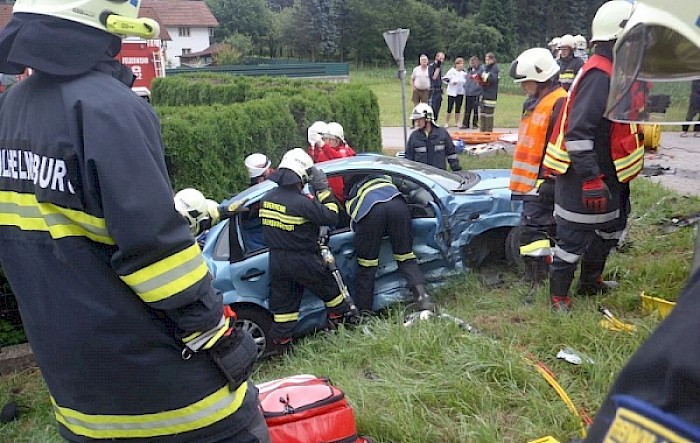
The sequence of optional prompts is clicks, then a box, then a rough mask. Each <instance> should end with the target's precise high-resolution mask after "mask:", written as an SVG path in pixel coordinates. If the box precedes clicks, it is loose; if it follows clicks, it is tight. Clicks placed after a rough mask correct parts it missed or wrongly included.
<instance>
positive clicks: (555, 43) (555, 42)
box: [547, 37, 561, 48]
mask: <svg viewBox="0 0 700 443" xmlns="http://www.w3.org/2000/svg"><path fill="white" fill-rule="evenodd" d="M560 41H561V38H560V37H552V40H551V41H550V42H549V43H548V44H547V46H549V47H554V48H559V42H560Z"/></svg>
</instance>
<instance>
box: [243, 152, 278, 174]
mask: <svg viewBox="0 0 700 443" xmlns="http://www.w3.org/2000/svg"><path fill="white" fill-rule="evenodd" d="M243 163H244V164H245V167H246V169H247V170H248V177H250V178H256V177H260V176H261V175H263V174H264V173H265V172H266V171H267V170H268V169H270V165H271V164H272V162H271V161H270V159H269V158H267V156H266V155H265V154H260V153H258V152H256V153H255V154H250V155H249V156H247V157H246V158H245V160H244V161H243Z"/></svg>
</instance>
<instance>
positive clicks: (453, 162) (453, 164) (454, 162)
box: [449, 160, 462, 172]
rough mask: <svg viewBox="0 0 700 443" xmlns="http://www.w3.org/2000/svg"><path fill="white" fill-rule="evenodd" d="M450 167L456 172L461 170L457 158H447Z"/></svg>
mask: <svg viewBox="0 0 700 443" xmlns="http://www.w3.org/2000/svg"><path fill="white" fill-rule="evenodd" d="M449 163H450V169H452V172H457V171H461V170H462V166H461V165H460V164H459V160H449Z"/></svg>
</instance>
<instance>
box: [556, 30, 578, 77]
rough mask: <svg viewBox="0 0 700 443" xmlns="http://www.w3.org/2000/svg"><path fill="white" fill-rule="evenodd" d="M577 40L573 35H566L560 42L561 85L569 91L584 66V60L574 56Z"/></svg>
mask: <svg viewBox="0 0 700 443" xmlns="http://www.w3.org/2000/svg"><path fill="white" fill-rule="evenodd" d="M574 49H576V40H575V39H574V36H573V35H571V34H566V35H563V36H562V37H561V39H560V40H559V60H558V62H559V83H561V87H562V88H564V90H565V91H568V90H569V88H570V87H571V84H572V83H573V82H574V78H576V74H578V71H579V70H580V69H581V67H582V66H583V60H582V59H580V58H578V57H576V56H575V55H574Z"/></svg>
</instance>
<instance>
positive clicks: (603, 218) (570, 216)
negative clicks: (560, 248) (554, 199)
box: [554, 204, 620, 225]
mask: <svg viewBox="0 0 700 443" xmlns="http://www.w3.org/2000/svg"><path fill="white" fill-rule="evenodd" d="M554 215H557V216H559V217H561V218H563V219H564V220H568V221H572V222H574V223H581V224H586V225H594V224H598V223H605V222H609V221H612V220H615V219H617V218H619V217H620V210H619V209H616V210H614V211H612V212H606V213H604V214H581V213H580V212H571V211H567V210H566V209H564V208H562V207H561V206H559V205H558V204H555V205H554Z"/></svg>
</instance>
